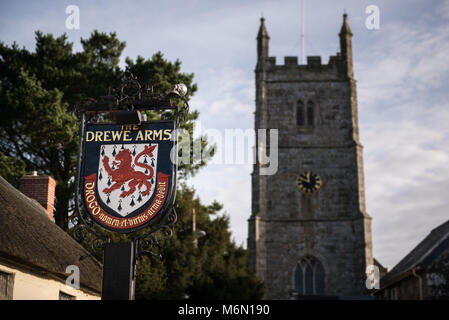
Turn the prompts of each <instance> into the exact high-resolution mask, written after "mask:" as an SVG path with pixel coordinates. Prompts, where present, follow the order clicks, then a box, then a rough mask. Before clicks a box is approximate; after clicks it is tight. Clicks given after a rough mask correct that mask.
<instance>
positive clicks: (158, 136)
mask: <svg viewBox="0 0 449 320" xmlns="http://www.w3.org/2000/svg"><path fill="white" fill-rule="evenodd" d="M153 133H154V140H162V130H158V131H153Z"/></svg>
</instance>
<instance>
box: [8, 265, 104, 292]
mask: <svg viewBox="0 0 449 320" xmlns="http://www.w3.org/2000/svg"><path fill="white" fill-rule="evenodd" d="M0 271H3V272H6V273H10V274H13V275H14V285H13V300H59V292H60V291H62V292H63V293H65V294H68V295H71V296H74V297H76V300H100V299H101V297H100V296H99V295H93V294H90V293H87V292H85V291H82V290H77V289H74V288H72V287H70V286H67V285H66V284H65V282H63V281H59V280H53V279H49V278H47V277H40V276H37V275H34V274H31V273H29V272H25V271H23V270H19V269H16V268H11V267H8V266H5V265H4V264H0Z"/></svg>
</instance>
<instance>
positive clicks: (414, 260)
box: [380, 220, 449, 287]
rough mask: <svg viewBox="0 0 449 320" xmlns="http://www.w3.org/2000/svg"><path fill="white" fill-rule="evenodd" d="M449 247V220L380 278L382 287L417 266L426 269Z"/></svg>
mask: <svg viewBox="0 0 449 320" xmlns="http://www.w3.org/2000/svg"><path fill="white" fill-rule="evenodd" d="M448 247H449V220H448V221H446V222H445V223H443V224H441V225H440V226H438V227H436V228H435V229H433V230H432V231H431V232H430V234H429V235H428V236H427V237H426V238H425V239H424V240H423V241H421V242H420V243H419V244H418V245H417V246H416V247H415V248H414V249H413V250H412V251H410V252H409V254H407V255H406V256H405V257H404V258H403V259H402V260H401V261H399V263H398V264H397V265H396V266H395V267H394V268H393V269H391V271H390V272H388V273H387V274H386V276H385V277H383V278H381V279H380V282H381V287H385V286H388V285H390V284H392V283H394V282H395V281H397V279H400V278H401V276H402V275H404V274H406V273H407V272H409V271H411V270H412V269H413V268H415V267H419V268H420V269H421V270H425V269H426V267H427V266H428V265H429V264H430V263H431V262H432V261H433V260H434V259H435V258H436V257H438V256H439V255H440V254H441V252H443V251H444V250H446V249H447V248H448Z"/></svg>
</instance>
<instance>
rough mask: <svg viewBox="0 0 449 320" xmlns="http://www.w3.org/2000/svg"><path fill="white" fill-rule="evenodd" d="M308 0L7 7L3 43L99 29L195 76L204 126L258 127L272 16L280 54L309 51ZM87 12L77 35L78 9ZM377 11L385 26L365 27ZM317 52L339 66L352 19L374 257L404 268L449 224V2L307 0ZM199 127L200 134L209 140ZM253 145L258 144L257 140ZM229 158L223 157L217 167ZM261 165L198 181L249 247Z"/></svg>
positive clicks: (129, 51)
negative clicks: (257, 76) (261, 68)
mask: <svg viewBox="0 0 449 320" xmlns="http://www.w3.org/2000/svg"><path fill="white" fill-rule="evenodd" d="M300 3H301V2H300V0H294V1H293V0H283V1H273V0H271V1H266V0H265V1H264V0H257V1H252V0H240V1H237V0H230V1H217V0H184V1H181V0H171V1H170V0H169V1H75V0H72V1H39V2H37V1H22V0H16V1H0V40H1V41H3V42H4V43H6V44H8V45H10V44H12V43H13V42H14V41H15V42H17V43H18V45H19V46H25V47H26V48H28V49H29V50H34V46H35V40H34V32H35V31H36V30H41V31H42V32H44V33H53V34H54V35H57V36H59V35H61V34H62V33H64V32H65V33H66V34H67V36H68V38H69V41H71V42H73V43H74V50H75V51H78V50H80V49H81V45H80V41H79V40H80V38H87V37H89V35H90V33H91V32H92V31H93V30H95V29H98V30H99V31H102V32H116V33H117V36H118V38H119V39H120V40H121V41H126V48H125V50H124V53H123V55H122V60H121V66H124V61H125V58H126V57H130V58H133V59H135V58H136V57H137V56H138V55H141V56H143V57H145V58H149V57H151V55H152V54H154V53H155V52H157V51H161V52H163V53H164V56H165V58H166V59H168V60H170V61H174V60H176V59H179V60H180V61H181V62H182V72H186V73H194V74H195V82H196V83H197V84H198V91H197V93H196V94H195V96H194V97H193V98H192V99H191V101H190V106H191V108H192V109H196V110H198V111H199V112H200V123H198V124H197V128H201V129H202V130H205V129H218V130H219V131H220V132H224V130H225V129H243V130H247V129H253V128H254V114H253V112H254V111H255V103H254V99H255V82H254V68H255V64H256V35H257V31H258V28H259V24H260V17H261V16H263V17H264V18H265V23H266V27H267V30H268V33H269V35H270V49H269V55H270V56H275V57H276V58H277V63H278V64H282V63H283V57H284V56H298V55H300V52H301V49H300V27H301V5H300ZM69 5H76V6H78V8H79V11H80V28H79V29H78V30H74V29H67V28H66V19H67V17H68V16H69V14H66V7H67V6H69ZM369 5H376V6H377V7H378V8H379V21H380V23H379V29H375V30H373V29H368V28H367V27H366V25H365V21H366V19H367V18H368V17H369V15H370V13H366V11H365V10H366V8H367V7H368V6H369ZM304 8H305V9H304V10H305V12H304V30H305V46H304V50H305V53H306V55H320V56H321V57H322V62H323V63H327V62H328V58H329V56H331V55H335V54H336V52H338V51H339V39H338V32H339V30H340V27H341V23H342V14H343V12H346V13H347V14H348V16H349V24H350V27H351V30H352V32H353V34H354V36H353V57H354V74H355V78H356V80H357V96H358V107H359V133H360V141H361V143H362V145H363V146H364V151H363V152H364V173H365V194H366V207H367V212H368V214H370V215H371V217H372V218H373V220H372V236H373V253H374V256H375V257H376V258H377V259H378V260H379V261H380V262H381V263H382V264H383V265H385V266H387V267H388V268H392V267H393V266H394V265H395V264H396V263H397V262H399V260H400V259H402V258H403V257H404V256H405V255H406V254H407V253H408V252H409V251H410V250H411V249H413V247H414V246H416V245H417V244H418V243H419V242H420V241H421V240H422V239H423V238H424V237H425V236H426V235H427V234H429V232H430V231H431V230H432V229H433V228H435V227H437V226H438V225H440V224H441V223H443V222H445V221H447V220H448V219H449V211H448V209H447V208H448V206H449V85H448V83H449V81H448V80H449V54H448V53H449V1H443V0H441V1H438V0H431V1H416V0H407V1H405V0H394V1H391V0H390V1H386V0H385V1H375V0H370V1H364V0H351V1H349V0H348V1H335V0H320V1H310V0H305V6H304ZM198 132H199V131H198V130H197V133H198ZM251 143H253V142H252V141H251ZM217 162H218V161H217ZM251 170H252V165H251V163H247V164H210V165H208V166H207V167H206V168H204V169H202V170H201V171H200V172H199V173H198V174H197V175H196V176H195V177H194V178H192V179H190V180H189V182H188V183H189V184H190V185H193V186H194V187H195V188H196V190H197V194H198V196H199V197H200V198H201V199H202V201H203V202H205V203H211V202H212V201H213V200H217V201H219V202H221V203H222V204H223V205H224V209H223V212H222V213H221V214H227V215H228V216H229V217H230V221H231V230H232V234H233V238H234V240H235V241H236V243H237V244H241V245H243V246H246V238H247V229H248V228H247V219H248V218H249V216H250V213H251V181H250V173H251Z"/></svg>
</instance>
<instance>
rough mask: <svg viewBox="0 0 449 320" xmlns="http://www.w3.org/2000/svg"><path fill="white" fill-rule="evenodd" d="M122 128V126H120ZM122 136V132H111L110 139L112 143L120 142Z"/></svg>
mask: <svg viewBox="0 0 449 320" xmlns="http://www.w3.org/2000/svg"><path fill="white" fill-rule="evenodd" d="M122 127H123V126H122ZM121 136H122V131H112V139H113V140H114V141H116V140H120V137H121Z"/></svg>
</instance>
